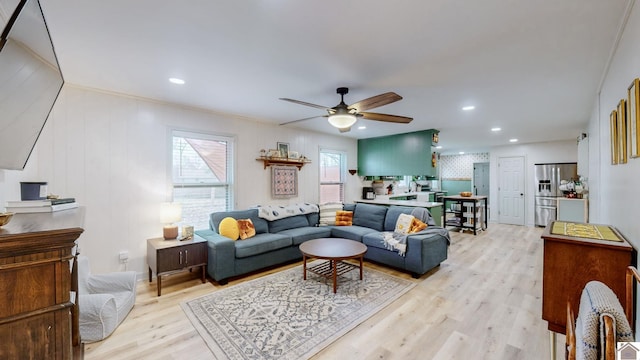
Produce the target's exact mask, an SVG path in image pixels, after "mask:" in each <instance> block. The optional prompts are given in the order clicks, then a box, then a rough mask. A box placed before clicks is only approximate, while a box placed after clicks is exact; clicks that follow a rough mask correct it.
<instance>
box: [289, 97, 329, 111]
mask: <svg viewBox="0 0 640 360" xmlns="http://www.w3.org/2000/svg"><path fill="white" fill-rule="evenodd" d="M280 100H284V101H288V102H292V103H294V104H300V105H304V106H311V107H314V108H317V109H322V110H327V111H329V110H331V108H328V107H326V106H322V105H316V104H312V103H308V102H304V101H300V100H294V99H288V98H280Z"/></svg>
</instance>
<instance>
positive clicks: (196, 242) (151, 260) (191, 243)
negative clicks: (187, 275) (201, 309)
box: [147, 238, 207, 296]
mask: <svg viewBox="0 0 640 360" xmlns="http://www.w3.org/2000/svg"><path fill="white" fill-rule="evenodd" d="M147 263H148V264H149V282H151V280H152V278H151V275H152V272H153V271H155V273H156V276H157V278H158V296H160V295H161V293H162V276H163V275H170V274H175V273H178V272H181V271H184V270H192V269H193V268H196V267H201V271H202V283H203V284H204V283H205V282H206V274H207V273H206V269H207V241H206V240H204V239H202V238H192V239H190V240H182V241H180V240H165V239H164V238H154V239H149V240H147Z"/></svg>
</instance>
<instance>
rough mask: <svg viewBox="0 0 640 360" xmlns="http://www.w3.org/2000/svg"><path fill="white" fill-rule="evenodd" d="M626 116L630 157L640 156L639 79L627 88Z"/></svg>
mask: <svg viewBox="0 0 640 360" xmlns="http://www.w3.org/2000/svg"><path fill="white" fill-rule="evenodd" d="M628 95H629V98H628V99H627V118H628V119H629V121H628V123H629V144H630V145H631V157H632V158H637V157H640V134H638V129H639V128H640V109H639V108H638V104H640V79H639V78H636V79H634V80H633V81H632V82H631V85H629V88H628Z"/></svg>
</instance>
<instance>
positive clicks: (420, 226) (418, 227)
mask: <svg viewBox="0 0 640 360" xmlns="http://www.w3.org/2000/svg"><path fill="white" fill-rule="evenodd" d="M427 226H429V225H427V224H425V223H423V222H422V221H420V219H418V218H417V217H414V218H413V221H412V222H411V228H410V229H409V233H410V234H415V233H417V232H420V231H422V230H424V229H426V228H427Z"/></svg>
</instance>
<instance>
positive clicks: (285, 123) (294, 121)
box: [278, 115, 326, 125]
mask: <svg viewBox="0 0 640 360" xmlns="http://www.w3.org/2000/svg"><path fill="white" fill-rule="evenodd" d="M322 116H323V115H316V116H311V117H308V118H304V119H298V120H293V121H287V122H284V123H282V124H278V125H288V124H293V123H297V122H299V121H305V120H311V119H315V118H317V117H322ZM324 116H326V115H324Z"/></svg>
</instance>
